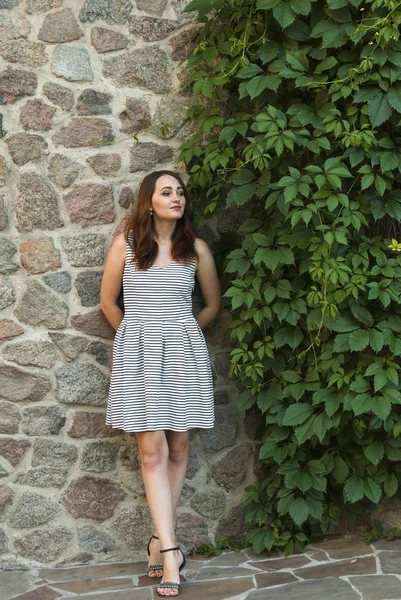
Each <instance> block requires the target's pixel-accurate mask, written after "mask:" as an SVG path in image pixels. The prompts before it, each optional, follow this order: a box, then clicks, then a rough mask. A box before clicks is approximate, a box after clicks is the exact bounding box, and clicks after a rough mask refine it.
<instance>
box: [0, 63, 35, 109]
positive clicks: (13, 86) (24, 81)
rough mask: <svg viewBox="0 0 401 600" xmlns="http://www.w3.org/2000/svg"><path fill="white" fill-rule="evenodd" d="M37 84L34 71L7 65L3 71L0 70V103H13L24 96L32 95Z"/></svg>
mask: <svg viewBox="0 0 401 600" xmlns="http://www.w3.org/2000/svg"><path fill="white" fill-rule="evenodd" d="M37 86H38V79H37V76H36V75H35V73H31V72H30V71H24V70H21V69H12V68H11V67H7V69H6V70H5V71H1V72H0V100H1V104H13V103H14V102H16V101H17V100H19V99H20V98H23V97H24V96H33V95H34V94H35V93H36V88H37Z"/></svg>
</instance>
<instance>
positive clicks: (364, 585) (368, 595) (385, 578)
mask: <svg viewBox="0 0 401 600" xmlns="http://www.w3.org/2000/svg"><path fill="white" fill-rule="evenodd" d="M350 582H351V583H352V585H354V586H355V587H356V589H357V590H359V591H360V592H361V594H362V597H363V600H400V598H401V580H400V579H398V577H396V576H395V575H375V576H372V575H366V576H365V577H350Z"/></svg>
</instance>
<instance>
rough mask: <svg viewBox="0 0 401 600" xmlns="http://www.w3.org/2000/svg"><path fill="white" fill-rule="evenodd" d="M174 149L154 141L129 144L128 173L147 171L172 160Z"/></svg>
mask: <svg viewBox="0 0 401 600" xmlns="http://www.w3.org/2000/svg"><path fill="white" fill-rule="evenodd" d="M173 156H174V151H173V148H171V147H170V146H159V145H158V144H155V143H154V142H138V143H137V144H134V145H133V146H131V150H130V166H129V170H130V173H136V172H137V171H149V170H150V169H155V168H156V165H161V164H164V163H166V162H170V161H171V160H173Z"/></svg>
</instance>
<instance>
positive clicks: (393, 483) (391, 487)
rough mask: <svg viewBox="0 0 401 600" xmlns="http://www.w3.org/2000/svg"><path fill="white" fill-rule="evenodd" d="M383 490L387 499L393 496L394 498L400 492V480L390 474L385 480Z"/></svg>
mask: <svg viewBox="0 0 401 600" xmlns="http://www.w3.org/2000/svg"><path fill="white" fill-rule="evenodd" d="M383 488H384V493H385V494H386V496H387V498H391V497H392V496H394V494H395V493H396V491H397V490H398V479H397V477H396V476H395V475H394V473H389V474H388V475H387V477H386V479H385V480H384V485H383Z"/></svg>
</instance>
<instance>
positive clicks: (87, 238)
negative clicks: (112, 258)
mask: <svg viewBox="0 0 401 600" xmlns="http://www.w3.org/2000/svg"><path fill="white" fill-rule="evenodd" d="M61 241H62V244H63V247H64V250H65V252H66V254H67V259H68V262H69V263H70V264H71V265H72V266H73V267H96V266H100V265H103V261H104V245H105V241H106V240H105V237H104V236H103V235H101V234H99V233H84V234H81V235H72V236H65V237H63V238H62V240H61Z"/></svg>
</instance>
